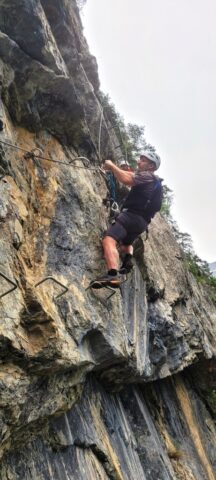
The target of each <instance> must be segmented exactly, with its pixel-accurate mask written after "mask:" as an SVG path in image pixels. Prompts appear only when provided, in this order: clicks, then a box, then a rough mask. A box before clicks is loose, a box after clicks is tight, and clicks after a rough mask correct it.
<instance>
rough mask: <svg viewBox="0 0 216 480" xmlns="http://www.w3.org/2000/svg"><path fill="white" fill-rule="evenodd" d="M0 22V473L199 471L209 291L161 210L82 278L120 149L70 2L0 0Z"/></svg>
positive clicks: (203, 473)
mask: <svg viewBox="0 0 216 480" xmlns="http://www.w3.org/2000/svg"><path fill="white" fill-rule="evenodd" d="M18 19H19V21H18ZM0 29H1V33H0V86H1V104H0V129H1V132H0V179H1V180H0V315H1V324H0V407H1V410H0V425H1V433H0V435H1V447H0V453H1V458H2V461H1V467H0V472H1V478H2V479H3V480H8V479H10V480H15V479H19V480H23V479H25V480H32V479H33V480H36V479H39V478H40V479H42V480H43V479H44V480H45V479H46V480H47V479H50V480H51V479H55V480H58V479H59V480H60V479H65V480H66V479H67V480H85V479H86V480H87V479H88V480H89V479H94V480H95V479H118V480H120V479H123V480H127V479H128V480H129V479H130V480H138V479H149V480H150V479H151V480H156V479H159V478H160V479H187V480H188V479H189V480H190V479H191V480H192V479H194V480H199V479H200V480H201V479H214V478H215V469H216V456H215V446H216V431H215V426H214V422H213V415H214V412H215V408H214V402H213V400H214V390H215V388H216V377H215V373H214V372H215V362H214V358H215V351H216V340H215V338H216V336H215V334H216V314H215V304H214V303H213V301H212V300H211V298H210V297H209V294H208V292H207V291H205V289H204V288H203V287H202V285H198V284H197V283H196V281H195V279H194V277H193V276H192V275H191V274H190V273H189V272H188V271H187V269H186V267H185V265H184V262H183V257H182V252H181V250H180V248H179V247H178V245H177V244H176V242H175V239H174V237H173V235H172V232H171V230H170V227H169V226H168V225H167V223H166V222H165V221H164V219H163V218H162V217H161V216H160V215H158V216H157V217H156V218H155V219H154V221H153V222H152V224H151V227H150V234H149V239H148V240H147V241H145V242H144V237H143V238H139V240H138V241H137V242H136V245H135V267H134V269H133V272H132V274H131V275H130V277H129V278H128V281H127V282H126V283H125V284H124V286H123V288H122V291H121V292H117V293H116V294H115V295H114V296H113V297H112V298H110V299H107V295H109V293H107V292H106V291H104V290H103V291H102V292H101V291H100V292H96V293H94V292H93V291H92V290H91V289H88V290H86V288H87V287H88V285H89V282H90V280H91V279H92V278H94V277H95V276H96V275H98V274H101V273H102V271H103V270H104V261H103V258H102V251H101V237H102V234H103V232H104V230H105V229H106V227H107V223H108V213H107V210H106V207H105V206H104V205H103V201H102V200H103V198H104V197H106V194H107V187H106V182H105V181H104V177H103V175H102V174H101V172H100V170H99V167H100V165H101V159H102V158H106V157H107V156H108V155H109V156H110V155H111V157H112V158H113V160H117V157H118V156H119V153H120V152H119V146H118V144H119V142H118V139H117V138H116V137H115V134H114V131H113V130H112V129H111V128H110V127H111V126H110V125H109V124H108V123H107V121H106V119H105V118H104V116H103V114H102V106H101V105H100V101H99V96H98V89H99V80H98V74H97V65H96V60H95V59H94V57H92V56H91V55H90V53H89V51H88V46H87V44H86V40H85V38H84V37H83V34H82V26H81V22H80V17H79V12H78V9H77V6H76V3H75V1H73V0H71V1H70V2H68V1H67V0H54V1H53V0H52V1H51V0H50V1H49V0H48V1H47V0H46V1H45V0H43V1H42V0H41V1H39V0H19V1H17V0H16V1H15V0H7V1H6V0H5V1H4V0H0ZM11 145H14V147H12V146H11ZM16 147H20V148H21V149H17V148H16ZM22 149H23V150H27V152H31V153H28V154H27V155H26V152H25V151H23V150H22ZM79 157H82V158H79ZM83 157H85V158H83ZM144 250H145V252H144ZM61 294H62V295H61Z"/></svg>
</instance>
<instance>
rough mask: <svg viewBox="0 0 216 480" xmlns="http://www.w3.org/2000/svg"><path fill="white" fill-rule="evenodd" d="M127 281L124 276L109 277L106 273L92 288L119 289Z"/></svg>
mask: <svg viewBox="0 0 216 480" xmlns="http://www.w3.org/2000/svg"><path fill="white" fill-rule="evenodd" d="M124 281H125V277H124V275H122V274H121V273H117V275H109V274H108V273H106V274H105V275H103V276H102V277H98V278H96V279H95V280H94V281H93V282H92V284H91V287H92V288H101V287H113V288H118V287H120V285H121V284H122V283H123V282H124Z"/></svg>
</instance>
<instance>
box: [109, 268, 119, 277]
mask: <svg viewBox="0 0 216 480" xmlns="http://www.w3.org/2000/svg"><path fill="white" fill-rule="evenodd" d="M108 275H112V276H113V277H114V276H115V275H117V270H116V269H115V268H111V269H110V270H108Z"/></svg>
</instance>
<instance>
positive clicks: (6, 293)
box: [0, 272, 18, 298]
mask: <svg viewBox="0 0 216 480" xmlns="http://www.w3.org/2000/svg"><path fill="white" fill-rule="evenodd" d="M0 276H1V277H3V278H4V279H5V280H6V281H7V282H8V283H10V284H11V285H13V287H12V288H10V290H7V292H5V293H2V294H1V295H0V298H2V297H5V295H8V294H9V293H11V292H13V290H16V288H17V286H18V285H17V284H16V283H15V282H14V281H13V280H11V279H10V278H8V277H7V276H6V275H4V273H2V272H0Z"/></svg>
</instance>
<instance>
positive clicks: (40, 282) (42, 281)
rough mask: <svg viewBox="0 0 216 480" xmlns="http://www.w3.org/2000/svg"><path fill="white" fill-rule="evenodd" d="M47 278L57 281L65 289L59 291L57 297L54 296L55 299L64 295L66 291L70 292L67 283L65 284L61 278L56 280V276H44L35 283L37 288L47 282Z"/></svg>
mask: <svg viewBox="0 0 216 480" xmlns="http://www.w3.org/2000/svg"><path fill="white" fill-rule="evenodd" d="M47 280H52V281H53V282H55V283H57V285H60V286H61V287H62V288H63V289H64V291H63V292H62V293H59V294H58V295H56V297H54V300H57V298H60V297H62V295H64V294H65V293H66V292H68V290H69V288H68V287H66V285H63V283H61V282H59V280H56V278H54V277H52V276H48V277H44V278H42V280H40V281H39V282H38V283H36V284H35V285H34V287H35V288H36V287H38V286H39V285H41V284H42V283H44V282H46V281H47Z"/></svg>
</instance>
